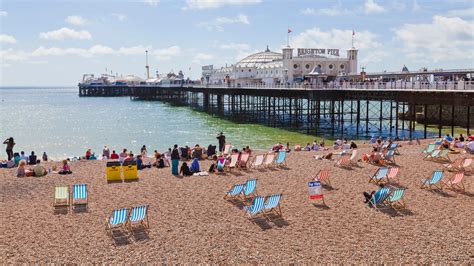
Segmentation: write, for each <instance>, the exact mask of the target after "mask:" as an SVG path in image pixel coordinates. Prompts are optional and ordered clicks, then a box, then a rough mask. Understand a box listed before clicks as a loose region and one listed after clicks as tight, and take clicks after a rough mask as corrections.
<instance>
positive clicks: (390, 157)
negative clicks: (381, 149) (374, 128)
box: [383, 150, 396, 164]
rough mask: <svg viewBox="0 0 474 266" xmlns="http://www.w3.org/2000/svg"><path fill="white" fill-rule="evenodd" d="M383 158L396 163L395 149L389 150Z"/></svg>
mask: <svg viewBox="0 0 474 266" xmlns="http://www.w3.org/2000/svg"><path fill="white" fill-rule="evenodd" d="M383 159H384V160H385V161H386V162H387V163H391V164H396V163H395V150H388V151H387V153H385V155H384V156H383Z"/></svg>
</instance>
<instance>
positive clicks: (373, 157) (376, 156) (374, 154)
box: [369, 152, 383, 164]
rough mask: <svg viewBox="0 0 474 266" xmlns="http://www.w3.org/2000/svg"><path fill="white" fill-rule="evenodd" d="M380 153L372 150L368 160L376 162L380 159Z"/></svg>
mask: <svg viewBox="0 0 474 266" xmlns="http://www.w3.org/2000/svg"><path fill="white" fill-rule="evenodd" d="M382 155H383V154H382V153H381V152H372V153H371V154H370V156H369V162H372V163H375V164H378V163H380V160H382Z"/></svg>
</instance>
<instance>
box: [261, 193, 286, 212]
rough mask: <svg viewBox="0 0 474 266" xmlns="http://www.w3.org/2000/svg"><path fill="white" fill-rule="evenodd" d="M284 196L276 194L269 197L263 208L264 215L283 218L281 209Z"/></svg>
mask: <svg viewBox="0 0 474 266" xmlns="http://www.w3.org/2000/svg"><path fill="white" fill-rule="evenodd" d="M281 196H282V194H274V195H270V196H268V197H267V201H266V202H265V206H264V207H263V213H264V214H269V213H275V214H276V215H278V216H281V209H280V199H281Z"/></svg>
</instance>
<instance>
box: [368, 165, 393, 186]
mask: <svg viewBox="0 0 474 266" xmlns="http://www.w3.org/2000/svg"><path fill="white" fill-rule="evenodd" d="M387 173H388V168H387V167H379V169H377V171H376V172H375V173H374V174H373V175H372V176H371V177H369V183H370V182H374V183H376V184H378V183H380V182H381V180H383V179H384V178H385V177H387Z"/></svg>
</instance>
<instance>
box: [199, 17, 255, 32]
mask: <svg viewBox="0 0 474 266" xmlns="http://www.w3.org/2000/svg"><path fill="white" fill-rule="evenodd" d="M229 24H244V25H250V21H249V19H248V17H247V16H246V15H243V14H239V15H237V16H236V17H217V18H215V19H214V20H212V21H209V22H203V23H201V24H199V26H201V27H204V28H206V29H207V30H216V31H223V30H224V25H229Z"/></svg>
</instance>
